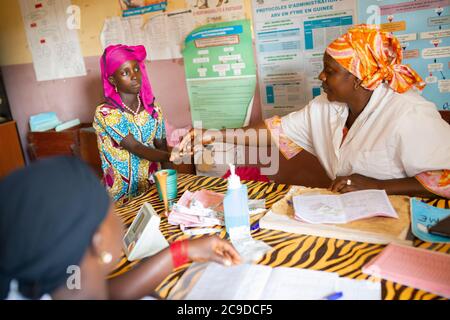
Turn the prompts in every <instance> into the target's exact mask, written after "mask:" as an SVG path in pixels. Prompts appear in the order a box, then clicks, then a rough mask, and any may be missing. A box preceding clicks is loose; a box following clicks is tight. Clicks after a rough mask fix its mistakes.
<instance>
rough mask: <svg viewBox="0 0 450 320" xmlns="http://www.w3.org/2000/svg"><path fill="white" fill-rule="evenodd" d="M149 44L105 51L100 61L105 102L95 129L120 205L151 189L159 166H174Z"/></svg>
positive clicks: (106, 175)
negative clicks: (155, 87)
mask: <svg viewBox="0 0 450 320" xmlns="http://www.w3.org/2000/svg"><path fill="white" fill-rule="evenodd" d="M146 55H147V53H146V51H145V48H144V46H125V45H115V46H109V47H108V48H106V50H105V52H104V54H103V56H102V58H101V61H100V65H101V72H102V81H103V89H104V95H105V102H104V103H103V104H101V105H100V106H98V107H97V110H96V112H95V119H94V123H93V125H94V128H95V130H96V132H97V141H98V147H99V150H100V157H101V160H102V169H103V173H104V182H105V185H106V187H107V189H108V191H109V193H110V194H111V196H112V197H113V199H114V200H115V201H124V200H127V199H128V198H129V197H133V196H136V195H138V194H140V193H142V192H144V191H146V190H147V189H148V187H149V185H150V184H151V183H153V182H154V180H153V175H152V174H153V173H154V172H156V171H157V170H158V169H159V167H160V166H161V164H160V163H162V166H164V167H169V166H170V165H169V164H168V161H169V156H170V154H169V153H168V151H167V144H166V131H165V126H164V121H163V115H162V112H161V109H160V108H159V106H158V105H157V104H156V103H155V97H154V95H153V92H152V88H151V86H150V81H149V79H148V76H147V71H146V67H145V58H146Z"/></svg>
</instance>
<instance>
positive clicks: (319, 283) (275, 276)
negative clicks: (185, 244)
mask: <svg viewBox="0 0 450 320" xmlns="http://www.w3.org/2000/svg"><path fill="white" fill-rule="evenodd" d="M336 292H342V293H343V296H342V298H341V299H342V300H380V299H381V285H380V283H379V282H371V281H367V280H353V279H347V278H340V277H339V275H338V274H336V273H330V272H324V271H315V270H305V269H297V268H284V267H279V268H274V269H273V268H271V267H268V266H262V265H250V264H243V265H238V266H233V267H224V266H222V265H219V264H216V263H210V264H208V266H207V268H206V270H205V271H204V272H203V273H202V275H201V276H200V278H199V280H198V282H197V283H196V284H195V285H194V287H193V288H192V290H191V291H190V292H189V294H188V295H187V296H186V299H187V300H260V299H261V300H285V299H288V300H320V299H324V298H325V297H326V296H328V295H330V294H333V293H336Z"/></svg>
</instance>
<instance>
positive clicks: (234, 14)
mask: <svg viewBox="0 0 450 320" xmlns="http://www.w3.org/2000/svg"><path fill="white" fill-rule="evenodd" d="M187 3H188V5H189V7H190V8H191V9H192V11H193V14H194V18H195V22H196V25H197V26H200V25H205V24H210V23H217V22H225V21H236V20H242V19H245V6H244V1H243V0H187Z"/></svg>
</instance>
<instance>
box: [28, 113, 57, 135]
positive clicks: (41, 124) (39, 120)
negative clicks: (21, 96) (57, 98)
mask: <svg viewBox="0 0 450 320" xmlns="http://www.w3.org/2000/svg"><path fill="white" fill-rule="evenodd" d="M60 124H61V121H60V120H59V119H58V116H57V115H56V113H55V112H44V113H40V114H37V115H34V116H31V117H30V129H31V132H44V131H47V130H51V129H54V128H56V127H57V126H59V125H60Z"/></svg>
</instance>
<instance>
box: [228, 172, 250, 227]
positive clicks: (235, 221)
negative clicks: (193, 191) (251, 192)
mask: <svg viewBox="0 0 450 320" xmlns="http://www.w3.org/2000/svg"><path fill="white" fill-rule="evenodd" d="M229 166H230V171H231V175H230V177H229V178H228V190H227V193H226V195H225V199H224V201H223V206H224V218H225V228H226V230H227V233H228V234H229V235H230V230H231V229H234V228H240V229H242V230H244V229H245V231H247V230H248V232H250V214H249V209H248V194H247V186H246V185H245V184H241V179H240V178H239V176H238V175H236V172H235V167H234V165H232V164H230V165H229Z"/></svg>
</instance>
